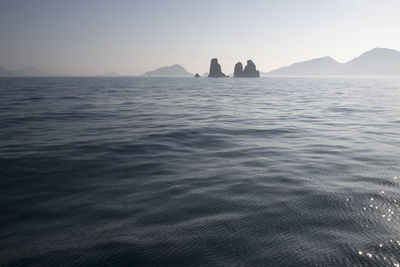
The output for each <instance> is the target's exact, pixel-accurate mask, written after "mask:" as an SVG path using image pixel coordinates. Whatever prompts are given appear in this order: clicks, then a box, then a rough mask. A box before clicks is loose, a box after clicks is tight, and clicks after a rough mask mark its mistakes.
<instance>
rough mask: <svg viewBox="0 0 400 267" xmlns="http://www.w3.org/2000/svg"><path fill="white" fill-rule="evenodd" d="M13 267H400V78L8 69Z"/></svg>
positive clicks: (6, 213)
mask: <svg viewBox="0 0 400 267" xmlns="http://www.w3.org/2000/svg"><path fill="white" fill-rule="evenodd" d="M0 129H1V131H0V212H1V213H0V214H1V216H0V266H31V265H39V266H57V265H64V266H78V265H84V266H102V265H107V266H109V265H125V266H333V265H336V266H343V265H349V266H374V265H380V266H399V264H400V208H399V203H400V190H399V189H400V79H398V78H397V79H396V78H260V79H229V78H228V79H225V78H224V79H207V78H200V79H194V78H134V77H129V78H122V77H121V78H1V79H0Z"/></svg>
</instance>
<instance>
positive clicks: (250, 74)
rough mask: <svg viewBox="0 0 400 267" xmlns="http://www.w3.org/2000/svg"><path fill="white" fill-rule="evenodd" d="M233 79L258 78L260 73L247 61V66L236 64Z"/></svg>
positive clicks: (254, 65)
mask: <svg viewBox="0 0 400 267" xmlns="http://www.w3.org/2000/svg"><path fill="white" fill-rule="evenodd" d="M233 77H235V78H241V77H245V78H259V77H260V72H259V71H258V70H257V69H256V64H254V62H253V61H251V60H247V65H246V67H244V70H243V65H242V63H241V62H238V63H236V65H235V71H234V76H233Z"/></svg>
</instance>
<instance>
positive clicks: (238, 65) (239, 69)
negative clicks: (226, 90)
mask: <svg viewBox="0 0 400 267" xmlns="http://www.w3.org/2000/svg"><path fill="white" fill-rule="evenodd" d="M233 77H243V65H242V62H238V63H236V65H235V71H234V72H233Z"/></svg>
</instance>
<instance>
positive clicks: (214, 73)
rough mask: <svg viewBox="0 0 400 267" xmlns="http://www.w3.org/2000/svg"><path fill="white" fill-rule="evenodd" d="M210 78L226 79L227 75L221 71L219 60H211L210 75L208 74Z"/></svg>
mask: <svg viewBox="0 0 400 267" xmlns="http://www.w3.org/2000/svg"><path fill="white" fill-rule="evenodd" d="M208 77H213V78H219V77H226V75H225V74H224V73H223V72H222V71H221V65H220V64H218V59H217V58H213V59H211V65H210V74H208Z"/></svg>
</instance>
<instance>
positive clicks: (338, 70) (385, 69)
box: [263, 47, 400, 76]
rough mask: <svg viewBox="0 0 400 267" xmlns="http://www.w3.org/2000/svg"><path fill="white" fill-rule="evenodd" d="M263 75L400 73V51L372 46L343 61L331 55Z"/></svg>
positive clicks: (297, 63) (389, 74) (386, 74)
mask: <svg viewBox="0 0 400 267" xmlns="http://www.w3.org/2000/svg"><path fill="white" fill-rule="evenodd" d="M263 75H264V76H321V75H325V76H335V75H343V76H350V75H360V76H372V75H382V76H391V75H400V51H397V50H394V49H389V48H379V47H376V48H373V49H371V50H368V51H366V52H364V53H362V54H361V55H360V56H358V57H355V58H353V59H352V60H350V61H347V62H345V63H340V62H338V61H336V60H335V59H333V58H331V57H322V58H315V59H311V60H307V61H302V62H296V63H293V64H291V65H289V66H285V67H281V68H278V69H275V70H272V71H270V72H267V73H263Z"/></svg>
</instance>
